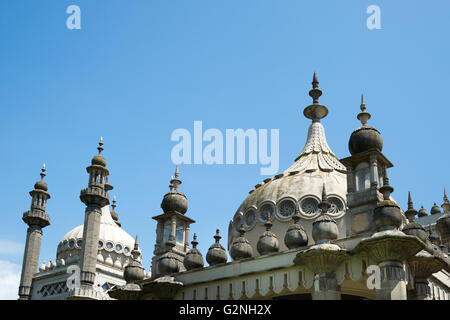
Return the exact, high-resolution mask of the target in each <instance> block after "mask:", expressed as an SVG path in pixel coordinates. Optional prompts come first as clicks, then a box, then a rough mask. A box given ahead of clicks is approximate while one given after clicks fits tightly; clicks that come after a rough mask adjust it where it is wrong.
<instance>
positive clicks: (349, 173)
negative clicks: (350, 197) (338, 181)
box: [347, 166, 356, 193]
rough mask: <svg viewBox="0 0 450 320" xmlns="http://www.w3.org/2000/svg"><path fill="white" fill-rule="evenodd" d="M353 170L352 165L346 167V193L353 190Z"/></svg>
mask: <svg viewBox="0 0 450 320" xmlns="http://www.w3.org/2000/svg"><path fill="white" fill-rule="evenodd" d="M355 183H356V181H355V171H354V169H353V166H348V167H347V190H348V193H352V192H355V189H356V187H355Z"/></svg>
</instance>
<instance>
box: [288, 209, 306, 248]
mask: <svg viewBox="0 0 450 320" xmlns="http://www.w3.org/2000/svg"><path fill="white" fill-rule="evenodd" d="M292 220H293V221H294V223H293V224H291V225H290V226H289V228H288V229H287V231H286V234H285V236H284V244H285V245H286V247H288V248H289V249H295V248H300V247H304V246H306V245H307V244H308V235H307V234H306V231H305V229H304V228H303V226H302V225H301V224H300V223H299V220H300V213H299V212H298V210H296V211H295V214H294V215H293V216H292Z"/></svg>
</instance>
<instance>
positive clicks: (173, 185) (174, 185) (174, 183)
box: [169, 165, 181, 190]
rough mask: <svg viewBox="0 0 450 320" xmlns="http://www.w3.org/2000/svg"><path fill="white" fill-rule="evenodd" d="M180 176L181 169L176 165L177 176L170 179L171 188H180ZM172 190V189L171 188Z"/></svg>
mask: <svg viewBox="0 0 450 320" xmlns="http://www.w3.org/2000/svg"><path fill="white" fill-rule="evenodd" d="M179 176H180V171H179V169H178V165H177V166H176V167H175V178H174V177H173V176H172V179H171V180H170V186H169V187H170V188H174V189H175V190H177V189H178V186H179V185H180V184H181V180H180V179H178V178H179ZM170 190H172V189H170Z"/></svg>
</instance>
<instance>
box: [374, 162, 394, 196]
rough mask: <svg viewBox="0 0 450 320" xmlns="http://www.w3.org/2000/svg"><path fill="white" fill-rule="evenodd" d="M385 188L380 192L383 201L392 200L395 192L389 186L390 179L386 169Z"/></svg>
mask: <svg viewBox="0 0 450 320" xmlns="http://www.w3.org/2000/svg"><path fill="white" fill-rule="evenodd" d="M383 172H384V177H383V186H382V187H380V188H379V189H378V190H379V191H380V192H381V193H382V194H383V200H390V196H391V193H392V192H394V188H392V187H391V186H390V185H389V178H388V174H387V170H386V167H384V168H383Z"/></svg>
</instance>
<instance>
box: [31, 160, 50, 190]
mask: <svg viewBox="0 0 450 320" xmlns="http://www.w3.org/2000/svg"><path fill="white" fill-rule="evenodd" d="M40 175H41V180H39V181H38V182H36V183H35V184H34V189H35V190H43V191H47V190H48V186H47V183H46V182H45V181H44V177H45V163H44V164H43V165H42V169H41V173H40Z"/></svg>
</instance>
